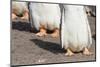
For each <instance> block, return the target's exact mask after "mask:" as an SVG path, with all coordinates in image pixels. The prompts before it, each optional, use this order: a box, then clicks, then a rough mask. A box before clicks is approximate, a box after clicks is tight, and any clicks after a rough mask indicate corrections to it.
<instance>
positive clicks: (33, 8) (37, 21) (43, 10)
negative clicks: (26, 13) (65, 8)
mask: <svg viewBox="0 0 100 67" xmlns="http://www.w3.org/2000/svg"><path fill="white" fill-rule="evenodd" d="M29 7H30V13H31V15H32V20H33V22H31V23H32V24H33V25H32V26H34V27H35V28H36V29H37V30H39V27H40V25H44V26H45V28H46V29H49V30H52V29H54V28H55V27H57V28H59V24H60V7H59V5H58V4H44V3H30V5H29Z"/></svg>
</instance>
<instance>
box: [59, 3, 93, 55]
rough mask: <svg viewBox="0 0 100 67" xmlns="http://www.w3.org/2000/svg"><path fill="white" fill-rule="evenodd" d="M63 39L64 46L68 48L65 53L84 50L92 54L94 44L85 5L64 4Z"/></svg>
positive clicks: (85, 52)
mask: <svg viewBox="0 0 100 67" xmlns="http://www.w3.org/2000/svg"><path fill="white" fill-rule="evenodd" d="M63 6H64V10H63V16H62V20H63V21H62V27H61V40H62V48H65V50H67V53H66V54H65V55H67V56H71V55H74V52H81V51H82V52H83V54H84V55H91V54H92V53H91V52H90V51H89V48H90V46H91V44H92V37H91V30H90V26H89V23H88V18H87V15H86V13H85V9H84V6H78V5H63Z"/></svg>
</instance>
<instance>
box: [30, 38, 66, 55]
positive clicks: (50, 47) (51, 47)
mask: <svg viewBox="0 0 100 67" xmlns="http://www.w3.org/2000/svg"><path fill="white" fill-rule="evenodd" d="M30 41H32V42H34V43H35V44H36V45H37V46H38V47H40V48H42V49H44V50H47V51H49V52H52V53H54V54H59V53H64V52H65V50H64V49H62V48H61V46H60V45H59V44H57V43H52V42H48V41H43V40H39V39H30Z"/></svg>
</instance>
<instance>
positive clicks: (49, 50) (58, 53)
mask: <svg viewBox="0 0 100 67" xmlns="http://www.w3.org/2000/svg"><path fill="white" fill-rule="evenodd" d="M89 22H90V26H91V30H92V35H93V45H92V47H91V49H90V51H91V52H92V53H93V55H91V56H85V55H82V53H76V54H75V55H74V56H71V57H67V56H65V55H64V54H65V52H66V51H65V50H64V49H62V48H61V44H60V38H52V37H51V36H50V34H49V35H48V36H46V37H37V36H36V35H35V33H32V32H30V23H29V22H28V21H22V20H19V19H18V20H15V21H14V22H12V28H11V65H29V64H47V63H62V62H65V63H68V62H78V61H95V60H96V59H95V58H96V57H95V46H96V43H95V42H96V41H95V39H96V38H95V33H96V32H95V23H96V21H95V17H89Z"/></svg>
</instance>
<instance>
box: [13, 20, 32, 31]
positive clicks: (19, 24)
mask: <svg viewBox="0 0 100 67" xmlns="http://www.w3.org/2000/svg"><path fill="white" fill-rule="evenodd" d="M11 25H12V29H16V30H19V31H27V32H29V31H30V29H31V24H30V23H29V21H27V20H20V19H16V20H13V21H12V23H11Z"/></svg>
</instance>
